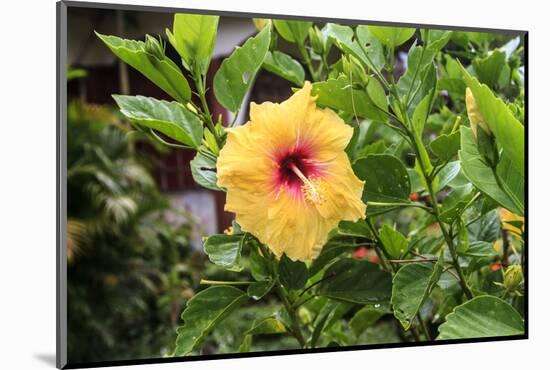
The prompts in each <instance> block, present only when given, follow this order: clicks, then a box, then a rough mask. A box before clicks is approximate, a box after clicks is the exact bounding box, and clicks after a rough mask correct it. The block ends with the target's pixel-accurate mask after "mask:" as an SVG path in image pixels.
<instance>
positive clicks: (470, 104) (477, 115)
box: [465, 87, 491, 138]
mask: <svg viewBox="0 0 550 370" xmlns="http://www.w3.org/2000/svg"><path fill="white" fill-rule="evenodd" d="M465 100H466V110H467V112H468V119H469V120H470V126H471V127H472V131H473V132H474V136H475V137H476V138H477V136H478V135H477V128H478V127H481V128H482V129H483V130H484V131H485V132H486V133H488V134H489V133H491V130H490V129H489V126H487V123H485V121H484V120H483V116H482V115H481V112H480V111H479V109H478V107H477V103H476V99H475V98H474V94H472V90H470V88H469V87H468V88H466V97H465Z"/></svg>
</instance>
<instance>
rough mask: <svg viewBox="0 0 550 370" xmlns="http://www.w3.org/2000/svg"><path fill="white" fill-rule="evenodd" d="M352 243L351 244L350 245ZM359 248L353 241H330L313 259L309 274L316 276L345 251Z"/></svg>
mask: <svg viewBox="0 0 550 370" xmlns="http://www.w3.org/2000/svg"><path fill="white" fill-rule="evenodd" d="M350 244H351V245H350ZM356 248H357V246H356V245H353V243H352V242H346V241H337V240H331V241H329V242H328V243H327V244H326V245H325V246H324V247H323V249H322V250H321V253H319V255H318V256H317V258H315V259H314V260H313V262H312V263H311V266H310V267H309V276H315V275H316V274H317V273H318V272H319V271H321V270H322V269H323V268H325V267H326V266H327V265H329V264H330V263H331V262H332V261H334V259H336V258H337V257H338V256H340V255H341V254H343V253H346V252H350V251H353V250H355V249H356Z"/></svg>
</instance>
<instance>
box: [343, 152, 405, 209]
mask: <svg viewBox="0 0 550 370" xmlns="http://www.w3.org/2000/svg"><path fill="white" fill-rule="evenodd" d="M353 171H354V172H355V174H356V176H357V177H358V178H359V179H361V180H364V181H365V186H364V188H363V197H362V198H363V201H364V202H382V203H395V202H398V203H403V202H409V194H410V193H411V183H410V180H409V174H408V172H407V169H406V168H405V165H404V164H403V162H401V161H400V160H399V159H398V158H397V157H394V156H392V155H389V154H369V155H368V156H366V157H364V158H359V159H358V160H356V161H355V162H354V163H353ZM387 208H388V207H384V206H368V207H367V214H368V215H375V214H377V213H380V212H384V211H385V210H387Z"/></svg>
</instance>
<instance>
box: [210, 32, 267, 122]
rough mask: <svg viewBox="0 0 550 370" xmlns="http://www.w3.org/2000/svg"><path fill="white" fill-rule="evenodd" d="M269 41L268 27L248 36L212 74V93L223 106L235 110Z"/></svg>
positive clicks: (250, 82) (258, 65)
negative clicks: (252, 35) (214, 73)
mask: <svg viewBox="0 0 550 370" xmlns="http://www.w3.org/2000/svg"><path fill="white" fill-rule="evenodd" d="M270 41H271V30H270V27H265V28H264V29H263V30H262V31H260V33H258V34H257V35H256V36H254V37H251V38H249V39H248V40H247V41H246V42H245V43H244V45H243V46H242V47H240V48H237V49H236V50H235V51H234V52H233V53H232V54H231V55H230V56H229V57H228V58H226V59H224V61H223V62H222V64H221V66H220V69H218V71H217V72H216V75H215V76H214V94H215V95H216V98H217V99H218V101H219V102H220V104H221V105H223V106H224V107H225V108H227V109H229V110H230V111H231V112H237V111H238V110H239V109H240V108H241V104H242V102H243V99H244V97H245V95H246V92H247V91H248V89H249V88H250V86H251V85H252V82H253V81H254V78H255V76H256V73H257V72H258V70H259V69H260V67H261V66H262V63H263V62H264V59H265V56H266V55H267V51H268V48H269V43H270Z"/></svg>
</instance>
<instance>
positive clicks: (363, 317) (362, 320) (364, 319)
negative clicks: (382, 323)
mask: <svg viewBox="0 0 550 370" xmlns="http://www.w3.org/2000/svg"><path fill="white" fill-rule="evenodd" d="M386 313H387V311H385V310H382V309H380V308H375V307H374V306H371V305H368V306H365V307H363V308H362V309H360V310H359V311H357V313H356V314H355V315H353V317H352V318H351V320H350V322H349V326H350V327H351V329H352V330H353V333H354V334H355V336H356V337H358V336H360V335H361V334H363V332H364V331H365V330H367V328H369V327H371V326H372V325H374V324H375V323H376V322H377V321H378V320H379V319H380V318H381V317H382V316H384V315H385V314H386Z"/></svg>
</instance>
